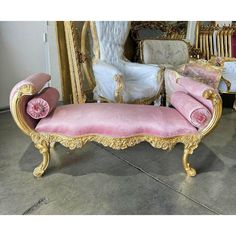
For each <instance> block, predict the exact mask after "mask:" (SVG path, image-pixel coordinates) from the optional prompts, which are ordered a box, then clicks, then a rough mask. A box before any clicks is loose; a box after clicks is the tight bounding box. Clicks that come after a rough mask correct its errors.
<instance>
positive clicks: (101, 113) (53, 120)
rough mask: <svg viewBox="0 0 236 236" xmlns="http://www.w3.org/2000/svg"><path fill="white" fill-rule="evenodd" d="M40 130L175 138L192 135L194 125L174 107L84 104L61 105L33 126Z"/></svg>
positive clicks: (71, 134) (74, 134) (112, 135)
mask: <svg viewBox="0 0 236 236" xmlns="http://www.w3.org/2000/svg"><path fill="white" fill-rule="evenodd" d="M36 131H38V132H41V133H50V134H61V135H65V136H70V137H75V136H81V135H93V134H95V135H102V136H110V137H129V136H135V135H154V136H159V137H174V136H178V135H184V134H194V133H196V132H197V129H196V128H195V127H193V126H192V125H191V124H190V123H189V122H188V121H187V120H186V119H185V118H184V117H183V116H182V115H181V114H180V113H179V112H178V111H177V110H175V109H174V108H168V107H156V106H151V105H134V104H132V105H131V104H118V103H116V104H114V103H112V104H111V103H86V104H72V105H63V106H59V107H57V108H56V109H55V111H54V112H53V113H52V114H50V115H49V116H48V117H46V118H43V119H41V120H40V122H39V123H38V124H37V126H36Z"/></svg>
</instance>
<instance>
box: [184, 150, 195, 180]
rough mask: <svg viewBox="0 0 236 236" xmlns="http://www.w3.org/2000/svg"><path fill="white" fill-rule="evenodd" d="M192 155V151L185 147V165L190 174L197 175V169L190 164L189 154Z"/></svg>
mask: <svg viewBox="0 0 236 236" xmlns="http://www.w3.org/2000/svg"><path fill="white" fill-rule="evenodd" d="M190 155H191V153H190V151H189V150H188V149H187V148H186V147H185V148H184V155H183V166H184V170H185V171H186V173H187V175H188V176H195V175H196V170H195V169H194V168H192V167H191V166H190V164H189V156H190Z"/></svg>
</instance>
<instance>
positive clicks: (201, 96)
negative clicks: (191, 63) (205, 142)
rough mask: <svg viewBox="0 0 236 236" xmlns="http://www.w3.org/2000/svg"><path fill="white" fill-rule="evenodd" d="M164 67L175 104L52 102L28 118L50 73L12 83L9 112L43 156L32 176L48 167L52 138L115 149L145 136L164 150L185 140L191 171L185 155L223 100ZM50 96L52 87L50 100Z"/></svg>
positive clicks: (67, 143)
mask: <svg viewBox="0 0 236 236" xmlns="http://www.w3.org/2000/svg"><path fill="white" fill-rule="evenodd" d="M165 73H166V74H165V76H166V77H168V76H169V77H171V75H174V76H172V77H171V78H172V79H173V81H172V82H173V83H174V85H175V87H176V91H175V92H173V96H172V97H171V104H172V105H173V106H174V107H176V108H173V107H161V106H160V107H158V106H152V105H135V104H121V103H84V104H71V105H60V106H55V107H54V109H51V112H50V113H49V115H48V116H46V117H45V118H42V119H34V118H32V117H31V116H30V115H29V114H28V113H27V106H28V104H29V102H30V101H32V99H33V98H35V97H37V96H39V95H38V94H39V93H40V92H41V90H42V89H43V87H44V86H45V84H47V82H48V81H49V80H50V79H51V77H50V75H48V74H44V73H39V74H34V75H32V76H30V77H28V78H27V79H25V80H23V81H21V82H19V83H18V84H16V85H15V87H14V88H13V89H12V91H11V95H10V109H11V113H12V116H13V118H14V120H15V122H16V124H17V125H18V127H19V128H20V129H21V130H22V131H23V132H24V133H25V134H27V135H28V136H30V137H31V139H32V141H33V142H34V144H35V147H36V148H37V149H38V150H39V151H40V153H41V154H42V156H43V161H42V162H41V163H40V165H39V166H38V167H36V168H35V170H34V172H33V174H34V176H36V177H40V176H42V175H43V173H44V172H45V170H46V168H47V167H48V164H49V160H50V146H51V144H53V143H55V142H58V143H61V144H62V145H64V146H65V147H68V148H70V149H74V148H78V147H82V146H83V145H84V144H86V143H87V142H88V141H95V142H98V143H101V144H103V145H104V146H109V147H111V148H114V149H125V148H128V147H131V146H134V145H136V144H138V143H140V142H144V141H146V142H149V143H150V144H151V145H152V146H153V147H155V148H162V149H164V150H167V149H171V148H173V147H174V146H175V145H176V144H177V143H183V144H184V154H183V166H184V169H185V171H186V173H187V175H188V176H194V175H195V174H196V171H195V169H193V168H192V167H191V166H190V164H189V161H188V158H189V156H190V155H191V154H192V153H193V151H194V149H196V148H197V147H198V144H199V142H200V141H201V139H202V138H203V137H204V136H205V135H207V134H208V133H209V132H210V131H211V130H212V129H213V128H214V127H215V126H216V124H217V122H218V121H219V119H220V117H221V112H222V101H221V98H220V96H219V94H218V93H217V92H216V91H215V90H214V89H212V88H211V87H209V86H208V85H205V84H202V83H200V82H198V81H194V80H191V79H189V78H187V77H184V76H180V75H178V74H176V73H177V72H173V71H171V70H166V72H165ZM43 93H44V92H43ZM47 93H49V92H47ZM54 96H56V95H53V93H51V96H49V100H53V99H54ZM54 100H55V99H54ZM49 103H50V101H49ZM202 111H203V112H202Z"/></svg>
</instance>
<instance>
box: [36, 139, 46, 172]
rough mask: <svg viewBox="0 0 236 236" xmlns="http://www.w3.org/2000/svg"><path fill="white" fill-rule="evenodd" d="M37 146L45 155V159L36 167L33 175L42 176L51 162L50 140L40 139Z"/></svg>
mask: <svg viewBox="0 0 236 236" xmlns="http://www.w3.org/2000/svg"><path fill="white" fill-rule="evenodd" d="M35 147H36V148H38V150H39V152H40V153H41V154H42V155H43V161H42V162H41V163H40V165H39V166H38V167H36V168H35V169H34V172H33V175H34V176H35V177H41V176H42V175H43V173H44V171H45V170H46V169H47V167H48V164H49V159H50V153H49V145H48V142H46V141H45V140H40V141H39V142H38V143H36V144H35Z"/></svg>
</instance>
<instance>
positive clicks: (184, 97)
mask: <svg viewBox="0 0 236 236" xmlns="http://www.w3.org/2000/svg"><path fill="white" fill-rule="evenodd" d="M170 102H171V104H172V105H173V106H174V107H175V108H176V109H177V110H178V111H179V112H180V113H181V114H182V115H183V116H184V117H185V118H186V119H187V120H188V121H189V122H190V123H191V124H192V125H193V126H195V127H197V128H198V129H202V128H204V127H205V126H206V125H207V124H208V123H209V121H210V120H211V118H212V115H211V113H210V111H209V110H208V109H207V108H206V107H205V106H204V105H202V104H201V103H200V102H198V101H197V100H196V99H194V98H193V97H191V96H189V95H188V94H186V93H183V92H175V93H173V94H172V96H171V101H170Z"/></svg>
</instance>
